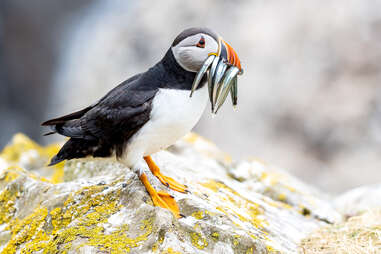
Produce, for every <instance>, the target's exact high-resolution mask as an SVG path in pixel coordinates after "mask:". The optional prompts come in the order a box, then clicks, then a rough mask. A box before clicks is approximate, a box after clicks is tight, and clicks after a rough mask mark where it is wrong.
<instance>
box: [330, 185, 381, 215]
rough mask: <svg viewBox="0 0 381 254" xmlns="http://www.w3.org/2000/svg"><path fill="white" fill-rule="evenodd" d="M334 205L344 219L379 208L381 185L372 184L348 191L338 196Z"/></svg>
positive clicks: (380, 204)
mask: <svg viewBox="0 0 381 254" xmlns="http://www.w3.org/2000/svg"><path fill="white" fill-rule="evenodd" d="M334 204H335V207H336V208H337V210H338V211H339V212H340V213H341V214H343V215H345V216H346V217H352V216H355V215H359V214H360V213H363V212H365V211H367V210H373V209H378V208H381V185H380V184H378V185H377V184H374V185H369V186H362V187H358V188H355V189H353V190H349V191H347V192H345V193H344V194H341V195H340V196H338V197H337V198H336V199H335V202H334Z"/></svg>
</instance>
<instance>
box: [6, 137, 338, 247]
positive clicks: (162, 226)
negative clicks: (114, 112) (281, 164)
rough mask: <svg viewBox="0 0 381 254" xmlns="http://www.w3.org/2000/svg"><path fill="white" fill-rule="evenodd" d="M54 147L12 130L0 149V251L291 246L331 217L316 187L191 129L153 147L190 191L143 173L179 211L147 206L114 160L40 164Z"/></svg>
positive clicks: (161, 161) (137, 184) (138, 188)
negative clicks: (234, 156) (164, 146)
mask: <svg viewBox="0 0 381 254" xmlns="http://www.w3.org/2000/svg"><path fill="white" fill-rule="evenodd" d="M57 148H58V146H50V147H47V148H43V147H39V146H38V145H37V144H34V143H32V142H31V141H30V140H28V139H27V138H26V137H25V136H22V135H18V136H16V137H15V138H14V140H13V144H10V146H8V147H7V148H6V149H5V150H4V151H3V152H2V154H1V155H0V251H1V250H2V251H4V252H5V253H14V251H16V252H17V253H21V252H22V251H30V252H36V253H38V251H42V250H44V251H45V252H47V253H64V251H68V253H123V252H130V253H173V252H176V251H177V252H180V253H296V252H297V246H298V243H299V241H300V240H301V239H302V238H303V237H305V236H306V235H307V234H308V233H310V232H311V231H313V230H316V229H317V228H319V227H321V226H324V225H327V222H330V223H333V222H339V221H340V220H341V216H340V215H339V214H338V213H337V212H336V211H335V210H334V209H333V208H332V207H331V205H330V201H329V197H327V196H325V195H324V194H322V193H320V192H319V191H317V190H315V189H313V188H310V187H309V186H308V185H305V184H303V183H301V182H300V181H299V180H297V179H295V178H294V177H292V176H290V175H289V174H287V173H285V172H284V171H282V170H280V169H278V168H275V167H272V166H271V165H268V164H265V163H263V162H260V161H258V160H252V161H241V162H236V163H233V162H231V159H230V157H229V156H228V155H226V154H225V153H223V152H221V151H220V150H219V149H218V148H217V147H216V146H215V145H214V144H212V143H210V142H209V141H207V140H205V139H203V138H201V137H199V136H197V135H195V134H190V135H188V136H187V137H185V138H184V139H183V140H181V141H179V142H178V143H177V144H176V145H174V146H172V147H171V148H170V149H169V150H168V151H162V152H159V153H157V154H155V155H154V156H153V159H154V160H155V161H156V163H157V164H158V165H159V166H160V167H161V169H162V171H163V173H165V174H167V175H170V176H171V177H173V178H175V179H176V180H178V181H179V182H182V183H184V184H187V185H188V186H189V189H190V191H191V193H188V194H182V193H178V192H174V191H171V190H168V189H167V188H166V187H165V186H163V185H162V184H161V183H160V182H159V181H158V180H157V179H156V178H155V177H153V176H152V175H150V174H148V175H149V180H150V182H151V183H152V185H153V186H154V187H155V188H156V189H161V190H165V191H168V192H170V193H171V194H172V195H174V197H175V199H176V200H177V202H178V204H179V206H180V210H181V213H182V214H184V215H185V216H186V217H185V218H181V219H176V218H174V217H173V215H172V214H171V213H170V212H169V211H167V210H164V209H162V208H158V207H154V206H153V205H152V201H151V199H150V196H149V195H148V194H147V192H146V190H145V188H144V187H143V185H142V184H141V183H140V180H139V179H138V177H137V176H136V175H135V174H134V173H133V172H132V171H131V170H130V169H128V168H126V167H124V166H123V165H122V164H120V163H119V162H117V161H115V160H114V159H93V158H87V159H80V160H72V161H69V162H67V163H66V164H65V165H64V166H63V165H62V164H60V165H58V166H57V167H55V168H50V169H47V168H44V166H41V165H44V163H46V161H47V159H48V157H49V156H51V155H52V154H54V152H55V151H56V149H57ZM37 165H40V166H37ZM26 168H28V169H26ZM47 170H51V171H52V172H50V173H46V172H48V171H47ZM144 170H145V171H148V169H144ZM7 251H8V252H7ZM12 251H13V252H12Z"/></svg>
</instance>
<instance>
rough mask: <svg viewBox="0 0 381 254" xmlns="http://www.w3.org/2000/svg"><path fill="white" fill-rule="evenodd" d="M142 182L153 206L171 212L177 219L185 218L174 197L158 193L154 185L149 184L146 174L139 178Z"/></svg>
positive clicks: (161, 192) (162, 192)
mask: <svg viewBox="0 0 381 254" xmlns="http://www.w3.org/2000/svg"><path fill="white" fill-rule="evenodd" d="M139 178H140V181H141V182H142V183H143V184H144V186H145V187H146V189H147V191H148V193H149V194H150V196H151V198H152V201H153V204H154V205H155V206H159V207H162V208H165V209H168V210H170V211H171V212H172V213H173V215H175V217H176V218H181V217H183V216H182V215H181V214H180V209H179V206H178V205H177V203H176V201H175V199H174V198H173V196H172V195H170V194H169V193H166V192H164V191H156V190H155V189H154V188H153V187H152V185H151V184H150V183H149V181H148V179H147V176H146V174H144V173H143V174H141V176H140V177H139Z"/></svg>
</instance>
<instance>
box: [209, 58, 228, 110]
mask: <svg viewBox="0 0 381 254" xmlns="http://www.w3.org/2000/svg"><path fill="white" fill-rule="evenodd" d="M227 67H228V66H227V65H226V63H225V61H224V60H223V59H221V60H220V62H219V63H218V65H217V68H216V72H215V75H214V77H213V96H212V98H213V100H212V104H213V107H214V106H215V105H216V102H217V97H218V96H219V93H220V90H221V80H222V78H223V77H224V75H225V71H226V69H227Z"/></svg>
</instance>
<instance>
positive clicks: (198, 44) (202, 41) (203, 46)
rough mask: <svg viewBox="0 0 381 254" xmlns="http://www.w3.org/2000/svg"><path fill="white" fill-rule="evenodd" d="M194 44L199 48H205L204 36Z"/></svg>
mask: <svg viewBox="0 0 381 254" xmlns="http://www.w3.org/2000/svg"><path fill="white" fill-rule="evenodd" d="M196 46H197V47H199V48H205V38H204V37H201V39H200V40H199V42H198V43H197V45H196Z"/></svg>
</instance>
